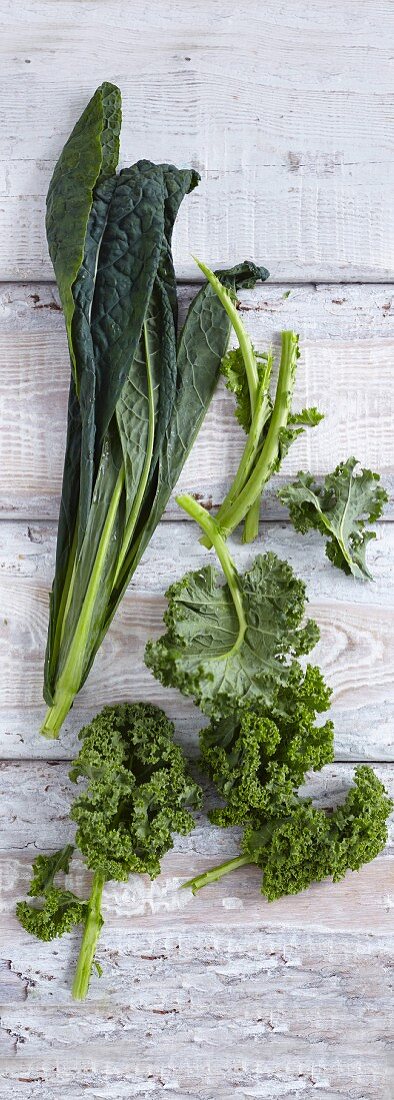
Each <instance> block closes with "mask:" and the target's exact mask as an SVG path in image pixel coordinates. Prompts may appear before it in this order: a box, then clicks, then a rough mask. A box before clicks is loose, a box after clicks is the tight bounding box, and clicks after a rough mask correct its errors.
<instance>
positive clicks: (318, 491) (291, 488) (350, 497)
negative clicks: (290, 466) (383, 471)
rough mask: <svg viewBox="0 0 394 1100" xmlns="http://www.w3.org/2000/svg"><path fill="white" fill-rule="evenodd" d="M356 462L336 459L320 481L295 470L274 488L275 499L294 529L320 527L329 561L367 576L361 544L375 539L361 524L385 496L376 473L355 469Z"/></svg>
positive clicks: (375, 512)
mask: <svg viewBox="0 0 394 1100" xmlns="http://www.w3.org/2000/svg"><path fill="white" fill-rule="evenodd" d="M357 465H358V463H357V459H356V458H354V457H351V458H348V460H347V462H340V463H339V466H337V467H336V469H335V470H334V472H333V473H332V474H327V476H326V477H325V479H324V481H323V484H322V485H318V484H317V483H316V481H315V480H314V478H313V477H312V475H311V474H308V473H304V472H303V471H302V470H300V471H299V473H298V475H297V480H296V481H294V482H292V484H290V485H287V486H286V487H285V488H284V489H281V490H280V492H279V498H280V500H281V501H282V504H286V505H287V507H288V509H289V512H290V518H291V520H292V522H293V523H294V526H295V529H296V531H300V532H301V534H305V533H306V531H309V530H310V529H311V528H315V529H316V530H317V531H320V532H321V534H322V535H325V536H326V538H327V545H326V554H327V557H328V558H329V560H330V561H331V562H332V564H333V565H336V566H337V567H338V568H339V569H342V570H343V571H344V573H347V574H350V573H352V574H353V576H354V577H357V578H358V579H360V580H365V579H366V578H369V579H372V577H371V573H370V571H369V569H368V566H367V564H366V550H367V546H368V543H369V542H370V540H371V539H374V538H376V535H375V533H374V532H373V531H370V530H368V529H366V523H367V522H368V521H369V522H370V523H374V522H375V520H377V519H378V518H379V516H380V515H381V514H382V510H383V506H384V504H385V503H386V501H387V500H388V496H387V493H386V491H385V489H383V488H381V487H380V486H379V485H378V482H379V481H380V477H379V474H376V473H373V472H372V471H371V470H364V469H363V470H360V472H359V473H355V472H354V470H355V467H356V466H357Z"/></svg>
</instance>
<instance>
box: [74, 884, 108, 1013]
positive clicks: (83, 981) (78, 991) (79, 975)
mask: <svg viewBox="0 0 394 1100" xmlns="http://www.w3.org/2000/svg"><path fill="white" fill-rule="evenodd" d="M104 882H105V879H104V875H102V874H100V873H99V871H96V873H95V875H94V878H93V886H92V892H91V895H90V899H89V906H88V915H87V918H86V923H85V927H84V931H83V937H82V943H81V949H80V952H79V955H78V962H77V969H76V971H75V976H74V982H73V988H72V995H73V997H74V1000H75V1001H83V1000H84V998H85V997H86V994H87V992H88V989H89V982H90V975H91V973H92V966H93V961H94V955H95V951H96V946H97V940H98V938H99V935H100V931H101V928H102V926H103V918H102V916H101V898H102V893H103V886H104Z"/></svg>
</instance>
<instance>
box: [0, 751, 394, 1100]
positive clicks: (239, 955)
mask: <svg viewBox="0 0 394 1100" xmlns="http://www.w3.org/2000/svg"><path fill="white" fill-rule="evenodd" d="M376 770H377V772H378V774H379V776H380V777H381V778H382V779H383V781H384V782H385V783H386V786H387V787H388V789H390V790H393V791H394V769H393V767H391V768H390V767H388V766H387V765H381V766H379V767H378V768H377V769H376ZM351 776H352V768H350V767H349V765H344V764H341V765H337V766H336V767H335V768H325V769H324V772H323V776H321V777H319V778H318V779H317V778H316V777H315V778H314V781H313V783H312V784H311V786H310V787H309V792H310V793H311V794H316V792H317V789H318V785H320V788H321V790H322V798H320V799H319V801H320V804H329V803H330V804H332V803H333V802H334V803H335V802H336V801H338V800H340V799H341V797H343V794H344V791H345V790H346V789H347V787H348V785H349V783H350V782H351ZM0 789H1V798H0V844H1V847H2V848H3V853H4V854H3V855H2V856H1V859H0V864H1V875H2V881H3V882H4V890H3V896H2V902H1V910H0V925H1V929H2V942H3V957H4V961H3V970H2V973H1V977H0V982H1V999H2V1020H1V1036H2V1049H3V1059H2V1079H3V1084H4V1088H5V1085H6V1082H7V1083H8V1084H10V1083H11V1082H12V1084H14V1081H15V1085H16V1088H17V1091H16V1095H22V1096H23V1095H26V1096H35V1095H36V1091H35V1086H36V1085H37V1088H38V1086H39V1087H40V1090H41V1091H40V1095H41V1096H44V1097H47V1098H48V1100H49V1097H52V1095H53V1093H50V1091H49V1088H50V1086H49V1080H51V1082H52V1087H53V1079H54V1075H56V1076H55V1079H56V1082H57V1089H58V1092H60V1091H61V1094H62V1095H63V1094H64V1095H65V1096H68V1095H70V1096H73V1097H75V1096H76V1095H77V1094H76V1093H75V1088H76V1087H78V1088H82V1087H84V1086H85V1085H86V1087H87V1088H91V1087H93V1086H92V1081H94V1085H95V1086H97V1082H98V1081H99V1082H100V1088H102V1089H103V1090H104V1091H103V1093H102V1095H105V1096H106V1097H112V1096H114V1098H115V1097H116V1098H117V1097H118V1096H123V1095H125V1096H126V1095H127V1096H131V1097H134V1096H141V1097H143V1096H144V1095H149V1096H150V1095H153V1096H155V1095H156V1085H157V1086H158V1087H159V1081H158V1080H157V1079H156V1078H157V1077H158V1078H159V1080H160V1081H161V1082H163V1081H164V1084H166V1083H168V1090H167V1091H169V1094H170V1095H173V1096H174V1100H176V1098H178V1097H179V1095H181V1096H182V1097H185V1098H186V1097H190V1098H192V1100H193V1098H195V1097H196V1098H197V1097H198V1100H200V1097H205V1098H206V1100H210V1097H212V1096H215V1098H216V1096H219V1097H220V1096H223V1100H225V1098H226V1096H228V1092H227V1093H226V1092H225V1091H222V1089H224V1083H225V1084H226V1087H228V1081H229V1080H231V1081H233V1082H234V1087H233V1088H232V1095H235V1096H237V1095H239V1096H242V1097H243V1096H259V1097H267V1100H271V1097H272V1088H273V1087H274V1085H275V1095H276V1096H283V1097H285V1096H289V1097H290V1096H291V1095H294V1091H292V1089H293V1087H294V1086H295V1083H296V1082H298V1085H299V1083H300V1072H301V1071H300V1067H301V1066H302V1074H301V1078H302V1080H303V1082H304V1084H305V1085H306V1082H307V1081H308V1079H310V1084H311V1085H313V1090H314V1095H315V1096H316V1095H317V1096H319V1094H320V1085H321V1088H322V1090H323V1091H322V1092H321V1096H322V1098H323V1096H324V1094H325V1095H329V1096H330V1098H331V1096H336V1095H338V1097H342V1098H349V1100H350V1097H354V1096H360V1098H361V1097H371V1098H375V1097H376V1100H377V1098H378V1097H379V1100H380V1098H381V1097H382V1096H385V1095H386V1093H385V1091H384V1089H385V1087H386V1082H387V1081H388V1080H389V1077H388V1076H387V1074H388V1072H389V1061H388V1058H387V1059H386V1051H387V1050H388V1043H389V1039H390V1031H391V1009H390V1006H391V999H390V984H389V963H390V944H391V940H390V932H391V928H392V913H391V905H392V902H391V900H390V888H391V884H392V882H393V858H392V847H390V846H389V848H388V849H387V851H386V853H385V854H384V855H382V856H381V857H379V858H378V859H377V860H375V861H374V862H373V863H372V864H369V865H368V866H366V867H365V868H364V869H363V870H362V871H361V872H359V873H358V874H357V875H355V874H348V875H347V876H346V878H345V879H344V880H343V881H342V882H341V883H337V884H335V885H334V884H332V883H329V882H328V881H327V882H324V883H321V884H319V885H315V886H314V887H312V888H311V889H310V890H308V891H307V892H304V893H303V894H300V895H298V896H297V897H292V898H284V899H281V900H280V901H278V902H275V903H267V902H266V901H265V900H264V899H263V898H262V897H261V895H260V894H259V878H260V876H259V872H258V871H257V869H256V868H245V869H243V870H242V871H239V872H237V874H236V875H233V876H231V877H230V876H229V877H228V878H227V879H224V880H223V881H222V882H221V883H220V884H217V885H216V886H215V887H212V888H209V889H207V890H205V891H202V892H201V894H199V895H198V896H197V897H196V898H193V897H192V895H191V893H190V892H189V891H182V892H181V891H180V890H179V886H180V884H181V882H182V880H184V878H185V877H186V876H188V875H190V874H192V873H193V872H196V871H197V870H199V869H201V868H202V867H203V866H206V865H207V863H208V861H209V862H211V861H212V862H213V861H214V860H218V859H222V858H225V857H226V856H227V857H231V856H232V855H233V854H235V852H236V851H237V844H238V842H237V830H217V829H213V828H212V827H211V826H210V825H209V824H208V822H207V820H206V819H205V818H204V817H203V815H200V814H199V815H198V817H197V827H196V829H195V831H194V832H193V833H192V834H190V836H189V837H187V838H177V839H176V841H175V846H174V849H173V851H172V852H171V853H169V854H168V856H167V857H166V858H165V860H164V861H163V873H162V875H161V876H160V878H159V879H157V880H155V881H154V882H153V883H151V882H150V881H149V880H148V878H147V877H146V876H131V878H130V880H129V882H128V883H119V884H115V883H110V884H108V886H107V887H106V888H105V896H104V907H103V915H104V919H105V924H104V928H103V931H102V935H101V938H100V943H99V948H98V959H99V961H100V963H101V965H102V967H103V971H104V974H103V978H102V979H101V981H100V980H99V979H98V978H97V976H95V975H93V977H92V982H91V990H90V993H89V999H88V1000H87V1002H86V1003H85V1004H84V1005H82V1006H81V1005H79V1004H78V1005H75V1004H73V1003H72V1002H71V1001H70V993H69V987H70V980H71V974H72V970H73V967H74V966H75V958H76V952H77V950H78V944H79V940H80V933H78V932H76V933H75V934H72V935H70V936H67V937H65V938H64V939H62V940H61V941H54V942H53V943H52V944H51V943H48V944H42V943H40V942H38V941H37V942H34V950H32V941H31V939H30V937H28V936H26V934H25V933H24V931H23V930H22V929H21V928H20V926H19V925H18V923H17V921H16V920H15V918H14V917H13V915H12V913H13V909H14V905H15V901H16V899H17V898H18V897H21V896H23V895H24V893H25V891H26V888H27V885H28V880H29V874H30V863H31V858H32V856H33V854H35V853H36V852H37V851H38V850H41V848H42V847H45V849H46V850H48V849H51V848H52V847H53V846H57V845H58V844H59V843H60V842H61V843H64V841H65V840H66V838H69V837H70V836H71V831H70V826H69V822H68V820H67V808H68V805H69V800H70V795H71V790H72V785H71V784H70V783H69V781H68V779H67V775H66V767H65V765H62V764H58V765H56V766H51V765H49V764H35V765H33V764H30V765H27V766H26V765H22V764H16V763H13V764H8V765H5V764H3V765H2V767H1V769H0ZM15 792H20V795H19V796H18V793H17V796H16V793H15ZM43 794H45V797H43ZM12 817H14V818H15V820H14V823H13V826H12V827H11V825H10V822H11V818H12ZM59 832H61V839H60V837H59ZM392 844H393V833H391V834H390V845H391V846H392ZM70 886H71V887H72V888H73V889H75V890H80V891H82V892H83V893H84V894H85V893H86V892H87V890H88V875H87V874H86V872H85V871H84V870H83V867H82V865H81V863H79V862H77V864H76V866H75V869H74V871H73V873H72V875H71V876H70ZM372 929H373V937H372V935H371V933H372ZM234 1003H236V1006H237V1010H236V1013H234ZM261 1043H263V1046H264V1059H262V1056H261V1059H260V1054H259V1051H260V1049H261ZM109 1044H110V1054H109ZM196 1044H197V1045H196ZM186 1051H189V1054H188V1056H187V1057H184V1056H183V1055H184V1054H185V1055H186ZM201 1051H204V1052H205V1056H206V1058H207V1069H206V1072H204V1079H205V1081H206V1088H207V1091H201V1088H200V1079H201V1078H200V1075H201V1061H200V1059H201ZM343 1061H344V1062H345V1064H346V1073H345V1074H344V1072H343ZM130 1065H132V1067H133V1068H132V1069H131V1068H130ZM339 1065H341V1067H342V1068H341V1076H340V1077H339V1076H338V1075H339ZM73 1067H74V1068H75V1072H76V1073H77V1076H76V1077H74V1085H73V1088H74V1092H72V1091H69V1090H71V1070H72V1068H73ZM147 1067H149V1076H147ZM386 1071H387V1072H386ZM49 1075H50V1077H49ZM78 1075H79V1076H78ZM38 1079H40V1080H38ZM63 1082H64V1087H63ZM148 1082H150V1084H148ZM126 1083H127V1086H128V1088H129V1092H127V1093H123V1091H122V1090H123V1085H125V1084H126ZM144 1083H146V1087H147V1090H148V1091H146V1092H145V1093H144V1091H143V1090H144V1087H145V1084H144ZM358 1083H360V1088H361V1085H362V1091H360V1092H355V1091H354V1089H355V1087H356V1086H357V1085H358ZM304 1084H303V1085H302V1095H303V1096H306V1095H309V1093H308V1092H306V1091H305V1089H304ZM25 1085H26V1086H30V1085H32V1086H33V1088H32V1091H30V1089H29V1088H27V1090H26V1089H24V1086H25ZM160 1087H164V1086H163V1084H161V1086H160ZM327 1088H329V1089H330V1091H329V1093H328V1094H327ZM244 1089H246V1091H244ZM269 1089H271V1091H269ZM116 1090H117V1091H116ZM152 1090H153V1091H152ZM171 1090H175V1091H173V1092H172V1091H171ZM209 1090H211V1091H209ZM249 1090H250V1091H249ZM337 1090H338V1091H337ZM0 1095H1V1091H0ZM3 1095H4V1097H5V1096H7V1093H6V1091H5V1092H4V1093H3ZM97 1095H100V1091H99V1092H98V1093H97ZM310 1095H311V1096H312V1093H311V1094H310ZM387 1096H388V1094H387Z"/></svg>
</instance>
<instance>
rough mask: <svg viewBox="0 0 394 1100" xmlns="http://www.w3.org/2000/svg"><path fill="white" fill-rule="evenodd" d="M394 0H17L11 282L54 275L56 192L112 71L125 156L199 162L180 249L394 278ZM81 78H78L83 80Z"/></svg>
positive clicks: (5, 255) (318, 272)
mask: <svg viewBox="0 0 394 1100" xmlns="http://www.w3.org/2000/svg"><path fill="white" fill-rule="evenodd" d="M391 27H392V7H391V4H390V2H389V0H381V2H380V4H379V17H378V18H377V13H376V5H375V4H374V3H373V2H372V0H363V2H362V3H361V4H358V5H357V10H356V11H355V8H354V4H353V3H352V2H351V0H341V2H339V0H334V3H331V4H330V5H328V6H326V9H325V11H322V5H321V3H319V2H318V0H314V2H312V3H309V4H308V5H307V6H303V7H302V8H300V6H299V5H298V4H294V3H293V2H290V0H287V2H285V3H283V4H281V5H280V6H279V7H278V4H277V3H276V2H275V0H267V3H265V4H264V6H263V7H262V6H261V5H260V4H259V3H258V0H249V2H248V3H241V4H239V5H238V6H237V8H235V9H233V10H232V11H231V12H229V9H228V5H227V3H226V2H225V0H215V4H214V5H212V3H211V2H208V0H190V2H189V3H188V4H187V5H185V4H184V3H183V2H182V0H172V3H171V9H170V12H168V11H167V10H163V5H162V4H161V3H160V2H158V0H156V2H155V3H152V4H150V5H145V4H144V5H142V6H140V7H138V6H137V7H136V6H135V5H125V4H124V3H122V2H121V0H108V2H107V3H106V4H105V5H104V4H100V3H97V2H96V3H93V4H92V3H91V2H90V0H89V2H88V0H85V2H82V3H81V0H58V2H57V3H56V6H54V5H53V3H52V2H51V0H26V3H25V4H24V5H23V7H22V8H18V7H12V6H9V5H8V4H7V5H5V4H3V5H2V12H1V34H2V80H3V85H4V91H3V101H4V102H5V105H6V110H5V117H4V124H3V126H2V128H1V133H0V161H1V163H2V164H3V166H4V167H3V169H2V174H1V180H0V186H1V208H0V213H1V225H0V277H2V278H6V279H8V278H10V279H21V278H40V277H44V278H48V276H50V274H51V269H50V263H49V258H48V255H47V249H46V244H45V236H44V200H45V194H46V191H47V187H48V183H49V179H50V175H51V172H52V170H53V167H54V164H55V161H56V159H57V157H58V155H59V152H60V150H61V148H62V146H63V144H64V142H65V140H66V139H67V137H68V135H69V133H70V131H71V128H72V127H73V125H74V123H75V121H76V119H77V118H78V116H79V114H80V113H81V111H82V109H83V108H84V106H85V105H86V103H87V101H88V99H89V98H90V96H91V95H92V93H93V91H94V89H95V87H96V86H97V85H99V84H100V83H101V81H102V79H103V77H106V78H107V79H113V80H115V81H116V82H117V83H119V85H120V87H121V89H122V93H123V104H124V112H123V113H124V124H123V131H122V164H128V163H130V160H131V161H134V160H136V159H138V158H139V157H151V158H153V159H154V160H166V161H168V160H170V161H175V163H179V164H192V165H194V166H195V167H196V168H198V169H199V171H200V172H201V175H202V183H201V186H200V188H199V190H198V192H197V193H195V194H194V195H193V196H192V197H191V198H190V199H189V200H188V201H187V202H185V204H184V209H183V210H182V212H181V215H180V218H179V228H178V231H177V234H176V242H175V256H176V261H177V265H178V272H179V275H180V276H181V277H187V278H189V277H190V275H191V274H192V273H193V271H194V268H193V265H192V261H191V259H190V256H191V253H197V255H201V256H203V257H204V258H205V260H206V261H207V262H208V263H211V264H214V263H215V262H217V261H221V262H223V263H225V262H227V261H228V260H233V259H234V247H235V245H236V249H237V256H238V257H239V258H242V256H243V254H249V255H250V254H251V253H255V254H256V259H258V260H260V262H267V263H268V266H269V267H270V268H271V271H272V273H273V275H274V276H275V278H277V279H279V278H292V279H302V280H305V279H310V278H312V279H315V278H316V279H320V280H322V279H324V280H327V279H333V280H338V279H339V280H341V281H342V280H343V279H347V280H349V279H356V280H358V279H362V278H363V279H365V278H372V279H382V278H386V277H387V278H391V277H392V275H393V254H394V220H393V211H392V201H391V195H392V179H393V165H392V157H391V151H390V144H389V139H388V134H389V132H390V124H391V106H392V88H393V59H392V50H391V44H390V31H391ZM76 74H78V79H77V80H76Z"/></svg>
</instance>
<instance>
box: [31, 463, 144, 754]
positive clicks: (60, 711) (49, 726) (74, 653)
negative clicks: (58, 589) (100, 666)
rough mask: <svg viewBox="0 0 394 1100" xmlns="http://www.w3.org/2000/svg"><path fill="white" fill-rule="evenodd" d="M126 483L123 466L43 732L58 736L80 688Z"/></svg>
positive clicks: (47, 734)
mask: <svg viewBox="0 0 394 1100" xmlns="http://www.w3.org/2000/svg"><path fill="white" fill-rule="evenodd" d="M123 485H124V467H123V466H122V467H121V469H120V470H119V473H118V477H117V480H116V485H115V488H114V491H113V494H112V499H111V503H110V506H109V508H108V512H107V517H106V520H105V524H104V527H103V530H102V534H101V538H100V542H99V545H98V550H97V554H96V557H95V561H94V565H93V569H92V572H91V575H90V580H89V584H88V587H87V589H86V593H85V598H84V601H83V604H82V607H81V612H80V615H79V619H78V622H77V625H76V628H75V631H74V634H73V637H72V639H71V644H70V647H69V650H68V653H67V656H66V659H65V662H64V666H63V668H62V671H61V673H60V676H59V678H58V681H57V684H56V690H55V694H54V701H53V704H52V706H51V707H49V710H48V711H47V714H46V716H45V720H44V724H43V726H42V727H41V733H42V734H43V735H44V737H57V736H58V733H59V730H60V727H61V725H62V723H63V722H64V719H65V718H66V716H67V714H68V712H69V710H70V707H71V705H72V702H73V699H74V696H75V695H76V694H77V691H79V688H80V683H81V678H82V675H83V670H84V667H85V659H86V649H87V645H88V642H89V632H90V628H91V621H92V616H93V611H94V605H95V602H96V599H97V595H98V592H99V588H100V584H101V581H102V574H103V567H104V563H105V558H106V555H107V552H108V547H109V543H110V540H111V535H112V531H113V527H114V523H115V519H116V515H117V511H118V507H119V501H120V498H121V495H122V490H123Z"/></svg>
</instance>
